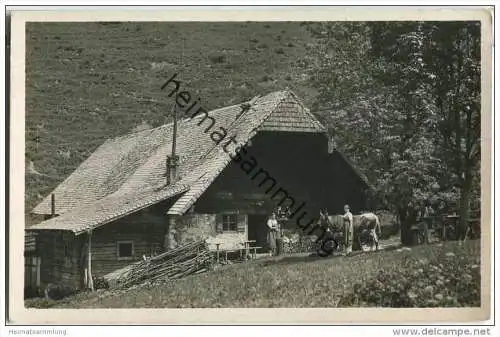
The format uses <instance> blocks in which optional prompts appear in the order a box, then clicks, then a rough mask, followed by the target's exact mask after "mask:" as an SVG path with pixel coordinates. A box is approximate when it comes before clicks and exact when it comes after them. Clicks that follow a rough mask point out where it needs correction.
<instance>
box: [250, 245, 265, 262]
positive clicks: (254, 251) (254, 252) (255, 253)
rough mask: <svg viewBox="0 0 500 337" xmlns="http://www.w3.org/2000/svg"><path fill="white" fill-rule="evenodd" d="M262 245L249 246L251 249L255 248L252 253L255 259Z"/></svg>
mask: <svg viewBox="0 0 500 337" xmlns="http://www.w3.org/2000/svg"><path fill="white" fill-rule="evenodd" d="M261 248H262V247H258V246H255V247H248V249H249V250H252V249H253V254H252V258H253V259H254V260H255V259H256V258H257V249H261Z"/></svg>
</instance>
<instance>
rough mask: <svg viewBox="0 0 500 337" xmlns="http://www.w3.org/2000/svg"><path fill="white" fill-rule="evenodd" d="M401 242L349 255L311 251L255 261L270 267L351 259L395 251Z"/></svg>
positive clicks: (257, 263)
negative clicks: (326, 254)
mask: <svg viewBox="0 0 500 337" xmlns="http://www.w3.org/2000/svg"><path fill="white" fill-rule="evenodd" d="M400 247H401V245H400V244H395V245H390V246H387V247H384V248H382V249H380V250H378V251H361V250H356V251H353V252H352V253H351V254H349V256H344V255H343V254H342V252H334V253H333V255H330V256H327V257H321V256H319V255H317V254H316V253H315V252H314V253H310V254H308V255H292V256H286V255H285V256H283V257H278V258H270V259H265V260H261V261H258V260H257V261H255V264H256V265H258V266H259V267H269V266H275V265H289V264H295V263H309V262H316V261H319V260H331V259H338V258H343V259H349V258H353V257H358V256H361V255H365V256H370V255H372V254H380V253H382V252H387V251H393V250H396V249H398V248H400Z"/></svg>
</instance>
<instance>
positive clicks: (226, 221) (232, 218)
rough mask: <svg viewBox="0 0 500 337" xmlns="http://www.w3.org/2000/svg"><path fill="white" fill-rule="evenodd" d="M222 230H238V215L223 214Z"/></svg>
mask: <svg viewBox="0 0 500 337" xmlns="http://www.w3.org/2000/svg"><path fill="white" fill-rule="evenodd" d="M222 230H223V231H224V232H236V231H237V230H238V215H237V214H223V215H222Z"/></svg>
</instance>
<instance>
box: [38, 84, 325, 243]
mask: <svg viewBox="0 0 500 337" xmlns="http://www.w3.org/2000/svg"><path fill="white" fill-rule="evenodd" d="M209 115H210V116H211V117H213V118H214V119H215V120H216V123H215V125H214V127H213V128H212V129H215V128H216V127H223V128H225V129H226V130H227V131H228V135H235V136H236V139H237V141H238V143H239V144H244V143H246V142H247V141H248V140H250V139H251V138H252V137H254V136H255V134H256V133H257V131H294V132H325V128H324V127H323V126H322V125H321V123H319V122H318V120H317V119H316V118H315V117H314V115H313V114H311V113H310V112H309V110H308V109H306V108H305V107H304V106H303V105H302V103H301V102H300V100H299V99H298V98H297V97H296V96H295V94H293V93H292V92H290V91H277V92H273V93H270V94H268V95H266V96H263V97H259V98H257V99H254V100H253V101H252V104H251V106H250V108H249V109H248V110H246V111H244V112H242V108H241V106H240V105H234V106H229V107H225V108H221V109H217V110H213V111H211V112H209ZM200 120H201V116H200V115H198V116H196V117H194V118H187V119H183V120H181V121H179V122H178V136H177V154H178V155H179V159H180V161H179V169H178V174H179V179H177V180H176V181H175V182H173V183H172V184H170V185H166V166H165V165H166V155H168V154H170V151H171V143H172V126H173V124H172V123H170V124H166V125H163V126H160V127H157V128H154V129H150V130H145V131H140V132H136V133H131V134H128V135H125V136H122V137H118V138H115V139H112V140H108V141H106V142H105V143H104V144H102V145H101V146H100V147H99V148H98V149H97V150H96V151H95V152H94V153H93V154H92V155H91V156H90V157H89V158H88V159H87V160H86V161H84V162H83V163H82V164H81V165H80V166H79V167H78V168H77V169H76V170H75V171H74V172H73V173H72V174H71V175H70V176H69V177H68V178H67V179H66V180H65V181H63V182H62V183H61V184H60V185H59V186H57V188H56V189H55V190H54V191H53V192H52V193H54V195H55V200H56V205H55V213H56V214H58V215H59V216H57V217H54V218H51V219H49V220H46V221H44V222H41V223H39V224H36V225H33V226H31V227H29V229H30V230H68V231H72V232H74V233H75V234H80V233H82V232H85V231H87V230H89V229H93V228H96V227H98V226H101V225H104V224H106V223H109V222H111V221H113V220H116V219H119V218H121V217H123V216H126V215H128V214H131V213H133V212H136V211H139V210H141V209H143V208H146V207H148V206H150V205H153V204H155V203H158V202H160V201H163V200H166V199H169V198H172V197H175V196H179V199H178V200H177V201H176V202H175V204H174V205H173V206H172V207H171V208H170V209H169V210H168V214H184V212H185V211H187V210H188V209H189V208H190V207H191V206H192V205H193V204H194V202H196V200H197V199H198V198H199V197H200V196H201V195H202V194H203V192H204V191H205V190H206V189H207V188H208V186H209V185H210V184H211V183H212V182H213V181H214V180H215V178H216V177H217V176H218V175H219V174H220V173H221V172H222V170H223V169H224V168H225V167H226V166H227V165H228V164H229V163H230V161H231V158H230V156H229V155H228V154H227V153H226V152H224V150H223V148H222V146H223V144H224V142H221V143H220V144H218V145H217V144H216V143H215V142H214V141H213V140H212V139H211V138H210V134H209V133H205V128H206V126H205V124H202V125H201V126H199V125H198V123H199V122H200ZM52 193H51V194H52ZM32 212H33V213H36V214H50V213H51V198H50V195H49V196H48V197H47V198H45V199H44V200H43V201H42V202H41V203H40V204H39V205H38V206H36V207H35V209H34V210H33V211H32Z"/></svg>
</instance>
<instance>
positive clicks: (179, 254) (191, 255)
mask: <svg viewBox="0 0 500 337" xmlns="http://www.w3.org/2000/svg"><path fill="white" fill-rule="evenodd" d="M212 261H213V258H212V256H211V254H210V252H209V250H208V246H207V244H206V243H205V241H196V242H191V243H188V244H186V245H184V246H181V247H178V248H175V249H171V250H169V251H167V252H165V253H162V254H160V255H157V256H154V257H152V258H149V259H146V260H145V261H141V262H139V263H137V264H135V265H134V266H133V267H132V268H131V269H130V271H129V272H127V273H126V274H125V275H122V277H120V279H118V286H119V287H123V288H128V287H131V286H134V285H137V284H141V283H146V282H147V283H159V282H163V281H167V280H171V279H178V278H182V277H185V276H187V275H190V274H195V273H200V272H203V271H206V270H208V269H209V268H210V266H211V264H212Z"/></svg>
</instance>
